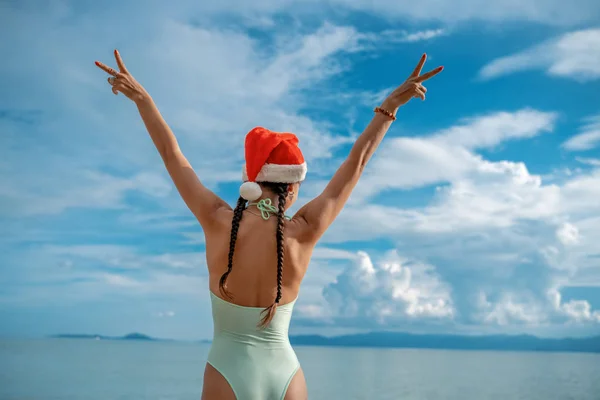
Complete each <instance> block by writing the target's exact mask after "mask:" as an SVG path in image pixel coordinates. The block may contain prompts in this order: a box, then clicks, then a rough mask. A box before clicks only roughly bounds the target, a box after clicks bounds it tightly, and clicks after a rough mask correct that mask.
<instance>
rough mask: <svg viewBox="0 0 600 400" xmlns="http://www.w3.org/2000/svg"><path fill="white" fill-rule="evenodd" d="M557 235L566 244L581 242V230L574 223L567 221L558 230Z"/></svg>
mask: <svg viewBox="0 0 600 400" xmlns="http://www.w3.org/2000/svg"><path fill="white" fill-rule="evenodd" d="M556 237H557V238H558V240H560V242H561V243H562V244H564V245H565V246H569V245H573V244H577V243H579V230H578V229H577V227H576V226H575V225H573V224H569V223H568V222H565V223H564V224H562V225H561V226H560V228H558V230H557V231H556Z"/></svg>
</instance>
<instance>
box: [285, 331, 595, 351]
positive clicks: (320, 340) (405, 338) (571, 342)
mask: <svg viewBox="0 0 600 400" xmlns="http://www.w3.org/2000/svg"><path fill="white" fill-rule="evenodd" d="M290 342H291V343H292V344H293V345H296V346H335V347H386V348H414V349H440V350H442V349H446V350H496V351H555V352H561V351H566V352H587V353H600V336H596V337H588V338H561V339H550V338H540V337H537V336H532V335H515V336H512V335H485V336H467V335H425V334H423V335H420V334H410V333H401V332H370V333H362V334H355V335H342V336H333V337H325V336H320V335H301V336H290Z"/></svg>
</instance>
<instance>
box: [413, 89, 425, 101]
mask: <svg viewBox="0 0 600 400" xmlns="http://www.w3.org/2000/svg"><path fill="white" fill-rule="evenodd" d="M413 97H415V98H418V99H421V100H425V92H424V91H423V90H421V89H420V88H419V89H417V90H416V91H415V94H414V95H413Z"/></svg>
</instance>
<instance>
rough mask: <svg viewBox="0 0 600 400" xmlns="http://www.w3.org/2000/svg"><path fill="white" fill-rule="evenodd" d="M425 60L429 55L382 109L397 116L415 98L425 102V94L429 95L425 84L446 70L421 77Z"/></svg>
mask: <svg viewBox="0 0 600 400" xmlns="http://www.w3.org/2000/svg"><path fill="white" fill-rule="evenodd" d="M425 60H427V55H426V54H423V56H422V57H421V60H420V61H419V63H418V64H417V66H416V68H415V70H414V71H413V73H412V74H410V76H409V77H408V79H407V80H406V81H405V82H404V83H403V84H402V85H400V86H398V87H397V88H396V89H395V90H394V91H393V92H392V93H390V95H389V96H388V97H387V98H386V99H385V100H384V101H383V103H382V104H381V108H383V109H384V110H386V111H389V112H391V113H392V114H396V111H398V108H399V107H400V106H402V105H404V104H406V103H408V101H409V100H410V99H412V98H413V97H417V98H421V99H422V100H425V93H427V89H426V88H425V86H423V82H425V81H426V80H428V79H430V78H432V77H434V76H435V75H437V74H439V73H440V72H442V70H443V69H444V67H437V68H436V69H433V70H431V71H429V72H426V73H424V74H423V75H421V70H422V69H423V65H424V64H425Z"/></svg>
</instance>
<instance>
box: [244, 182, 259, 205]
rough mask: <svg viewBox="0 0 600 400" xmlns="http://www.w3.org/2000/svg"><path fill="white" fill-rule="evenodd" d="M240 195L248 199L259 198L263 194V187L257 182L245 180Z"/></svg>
mask: <svg viewBox="0 0 600 400" xmlns="http://www.w3.org/2000/svg"><path fill="white" fill-rule="evenodd" d="M240 196H242V197H243V198H245V199H246V200H248V201H254V200H258V199H259V198H260V196H262V189H261V188H260V186H259V184H258V183H256V182H244V183H243V184H242V186H240Z"/></svg>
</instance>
